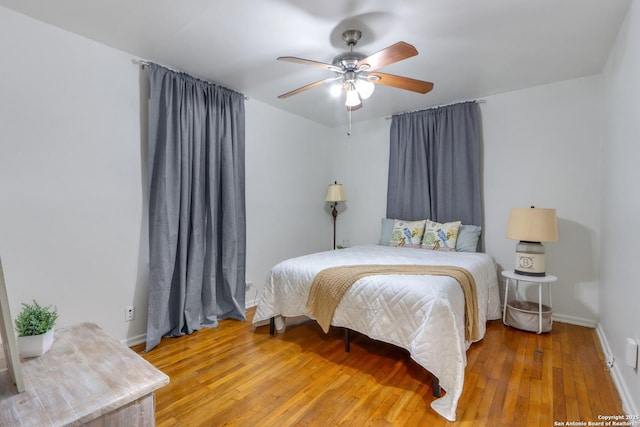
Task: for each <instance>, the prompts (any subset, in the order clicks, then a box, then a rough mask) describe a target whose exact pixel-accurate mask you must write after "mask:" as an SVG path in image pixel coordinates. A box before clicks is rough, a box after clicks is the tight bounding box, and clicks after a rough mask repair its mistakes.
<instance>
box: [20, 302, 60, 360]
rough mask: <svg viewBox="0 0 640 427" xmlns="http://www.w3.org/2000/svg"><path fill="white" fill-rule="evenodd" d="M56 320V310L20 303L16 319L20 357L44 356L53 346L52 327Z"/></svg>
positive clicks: (49, 307)
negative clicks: (20, 309) (20, 307)
mask: <svg viewBox="0 0 640 427" xmlns="http://www.w3.org/2000/svg"><path fill="white" fill-rule="evenodd" d="M57 319H58V311H57V309H55V308H54V309H51V306H48V307H42V306H40V305H39V304H38V303H37V302H36V301H35V300H33V304H25V303H22V311H20V314H18V317H16V330H17V331H18V350H19V352H20V356H21V357H23V358H26V357H36V356H42V355H43V354H45V353H46V352H47V351H48V350H49V349H50V348H51V345H52V344H53V326H54V325H55V323H56V320H57Z"/></svg>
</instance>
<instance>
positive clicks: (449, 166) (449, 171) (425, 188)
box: [387, 102, 482, 225]
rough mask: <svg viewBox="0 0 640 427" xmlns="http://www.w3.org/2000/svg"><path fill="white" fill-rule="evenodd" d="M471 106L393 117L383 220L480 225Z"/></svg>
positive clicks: (476, 126) (475, 119)
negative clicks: (453, 222)
mask: <svg viewBox="0 0 640 427" xmlns="http://www.w3.org/2000/svg"><path fill="white" fill-rule="evenodd" d="M479 122H480V118H479V111H478V105H477V103H476V102H464V103H460V104H454V105H449V106H445V107H440V108H433V109H428V110H422V111H417V112H414V113H407V114H402V115H396V116H393V118H392V122H391V131H390V151H389V180H388V189H387V218H399V219H406V220H420V219H430V220H432V221H437V222H448V221H457V220H460V221H462V223H463V224H473V225H482V199H481V194H480V123H479Z"/></svg>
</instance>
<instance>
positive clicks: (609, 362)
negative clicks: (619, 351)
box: [606, 356, 616, 369]
mask: <svg viewBox="0 0 640 427" xmlns="http://www.w3.org/2000/svg"><path fill="white" fill-rule="evenodd" d="M615 362H616V359H614V358H613V356H609V357H607V361H606V364H607V368H609V369H611V368H613V364H614V363H615Z"/></svg>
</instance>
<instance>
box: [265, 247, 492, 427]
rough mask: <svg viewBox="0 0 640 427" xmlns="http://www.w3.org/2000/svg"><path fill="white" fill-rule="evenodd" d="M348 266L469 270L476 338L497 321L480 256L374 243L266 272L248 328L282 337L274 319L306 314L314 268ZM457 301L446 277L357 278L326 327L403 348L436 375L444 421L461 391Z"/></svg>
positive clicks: (488, 261) (488, 263) (487, 266)
mask: <svg viewBox="0 0 640 427" xmlns="http://www.w3.org/2000/svg"><path fill="white" fill-rule="evenodd" d="M355 264H425V265H455V266H458V267H462V268H465V269H467V270H469V271H470V272H471V273H472V274H473V276H474V278H475V281H476V285H477V292H478V305H479V307H478V313H479V314H478V321H479V331H480V339H481V338H482V337H484V334H485V332H486V321H487V320H493V319H499V318H500V301H499V294H498V279H497V274H496V266H495V264H494V262H493V260H492V258H491V257H489V256H488V255H486V254H483V253H468V252H442V251H430V250H425V249H411V248H396V247H388V246H381V245H367V246H357V247H353V248H348V249H341V250H335V251H327V252H319V253H316V254H311V255H306V256H301V257H297V258H292V259H289V260H286V261H283V262H281V263H280V264H278V265H276V266H275V267H273V269H272V270H271V272H270V273H269V275H268V277H267V281H266V283H265V287H264V290H263V294H262V297H261V299H260V302H259V303H258V307H257V309H256V313H255V316H254V318H253V323H254V324H256V325H259V324H263V323H265V321H267V320H269V319H270V318H271V317H276V319H277V320H278V321H277V322H276V325H277V326H278V327H279V331H280V332H282V331H283V328H284V322H282V319H280V318H279V317H280V316H282V317H284V318H286V317H295V316H301V315H304V316H308V317H311V316H310V315H309V313H308V312H307V310H306V302H307V295H308V293H309V289H310V287H311V284H312V282H313V278H314V277H315V275H316V274H317V273H318V272H319V271H320V270H322V269H325V268H327V267H334V266H338V265H355ZM464 324H465V323H464V296H463V294H462V290H461V288H460V285H459V284H458V282H457V281H456V280H455V279H453V278H450V277H448V276H411V275H385V276H370V277H365V278H363V279H360V280H358V281H357V282H356V283H354V284H353V286H352V287H351V288H350V289H349V290H348V291H347V293H346V294H345V296H344V298H343V299H342V301H341V302H340V303H339V304H338V307H337V308H336V311H335V314H334V317H333V322H332V325H334V326H342V327H347V328H349V329H352V330H355V331H358V332H360V333H363V334H365V335H367V336H369V337H370V338H373V339H376V340H380V341H384V342H387V343H390V344H394V345H397V346H399V347H402V348H405V349H407V350H408V351H409V353H410V354H411V357H412V358H413V359H414V360H415V361H416V362H417V363H419V364H420V365H421V366H423V367H424V368H425V369H427V370H428V371H429V372H431V373H432V374H433V375H435V376H436V377H438V379H439V380H440V386H441V387H442V388H443V389H444V390H445V391H446V394H445V396H443V397H441V398H439V399H436V400H435V401H433V402H432V403H431V407H432V408H433V409H434V410H435V411H436V412H438V413H439V414H440V415H442V416H443V417H445V418H447V419H448V420H450V421H454V420H455V418H456V407H457V404H458V400H459V399H460V395H461V394H462V387H463V385H464V371H465V366H466V364H467V357H466V350H467V349H468V347H469V345H470V344H471V343H469V342H466V341H465V338H464Z"/></svg>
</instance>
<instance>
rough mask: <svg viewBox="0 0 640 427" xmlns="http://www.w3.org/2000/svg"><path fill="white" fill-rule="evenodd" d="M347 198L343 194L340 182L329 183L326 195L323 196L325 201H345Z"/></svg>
mask: <svg viewBox="0 0 640 427" xmlns="http://www.w3.org/2000/svg"><path fill="white" fill-rule="evenodd" d="M346 201H347V198H346V197H345V195H344V188H342V184H338V183H335V184H329V187H328V188H327V197H325V202H346Z"/></svg>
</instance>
